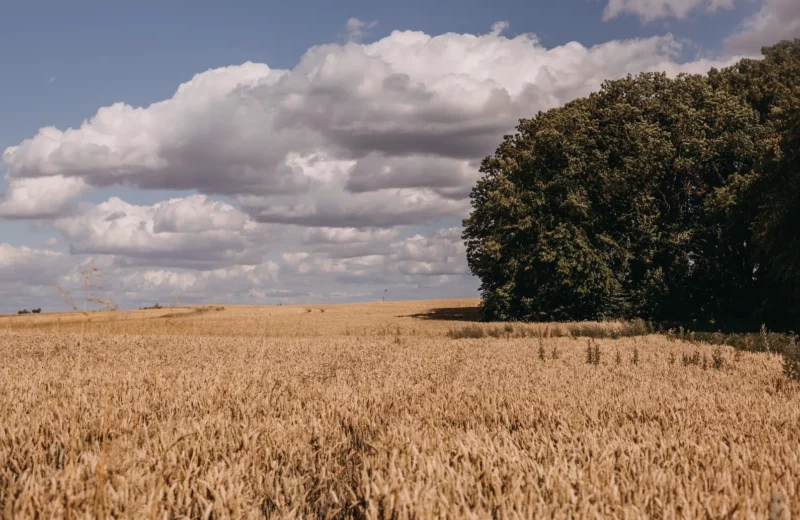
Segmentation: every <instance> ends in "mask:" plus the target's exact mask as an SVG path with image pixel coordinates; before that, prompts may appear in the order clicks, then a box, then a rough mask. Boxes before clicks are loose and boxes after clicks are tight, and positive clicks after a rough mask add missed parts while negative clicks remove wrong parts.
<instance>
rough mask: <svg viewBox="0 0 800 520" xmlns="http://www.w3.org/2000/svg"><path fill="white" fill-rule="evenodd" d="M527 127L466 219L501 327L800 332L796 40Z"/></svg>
mask: <svg viewBox="0 0 800 520" xmlns="http://www.w3.org/2000/svg"><path fill="white" fill-rule="evenodd" d="M763 53H764V55H765V57H764V59H762V60H743V61H741V62H740V63H738V64H736V65H735V66H733V67H730V68H728V69H724V70H712V71H711V72H710V73H709V74H708V75H707V76H697V75H683V76H679V77H677V78H674V79H671V78H668V77H667V76H666V75H664V74H654V73H648V74H642V75H639V76H636V77H628V78H625V79H621V80H617V81H608V82H606V83H605V84H604V85H603V87H602V89H601V90H600V92H597V93H595V94H592V95H590V96H589V97H588V98H581V99H577V100H575V101H572V102H570V103H568V104H567V105H565V106H563V107H561V108H557V109H553V110H550V111H547V112H540V113H539V114H537V115H536V116H535V117H534V118H532V119H525V120H522V121H520V124H519V127H518V133H517V134H516V135H512V136H506V138H505V139H504V141H503V142H502V143H501V145H500V147H499V148H498V149H497V152H496V153H495V155H494V156H491V157H487V158H486V159H485V160H484V161H483V164H482V166H481V172H482V173H483V178H482V179H481V180H480V181H479V182H478V184H477V185H476V186H475V188H474V189H473V191H472V195H471V197H472V205H473V212H472V214H471V215H470V217H469V218H468V219H466V220H465V221H464V225H465V231H464V239H465V240H466V243H467V254H468V261H469V265H470V268H471V270H472V272H473V273H474V274H476V275H477V276H478V277H480V279H481V281H482V292H483V310H484V314H485V317H486V318H489V319H521V320H549V319H595V318H600V317H633V316H637V317H642V318H647V319H658V320H676V321H677V320H679V321H692V320H696V321H699V322H708V323H717V324H720V325H725V326H730V325H732V326H740V327H741V326H752V325H754V324H760V323H762V322H763V323H767V324H769V325H772V326H775V327H781V328H785V327H795V326H797V325H798V324H800V303H799V302H798V300H800V292H798V288H800V239H798V231H797V228H798V227H800V225H799V224H800V213H799V212H800V158H799V156H798V153H800V152H798V146H800V116H798V114H799V113H800V110H799V108H800V90H799V89H800V40H795V41H794V42H783V43H781V44H779V45H776V46H774V47H770V48H765V49H764V50H763Z"/></svg>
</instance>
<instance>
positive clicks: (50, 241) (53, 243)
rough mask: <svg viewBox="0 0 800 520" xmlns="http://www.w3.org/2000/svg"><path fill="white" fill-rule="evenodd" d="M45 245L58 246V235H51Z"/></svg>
mask: <svg viewBox="0 0 800 520" xmlns="http://www.w3.org/2000/svg"><path fill="white" fill-rule="evenodd" d="M44 245H45V246H47V247H56V246H57V245H58V239H57V238H56V237H50V238H48V239H47V240H45V242H44Z"/></svg>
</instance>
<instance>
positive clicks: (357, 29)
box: [345, 18, 378, 42]
mask: <svg viewBox="0 0 800 520" xmlns="http://www.w3.org/2000/svg"><path fill="white" fill-rule="evenodd" d="M376 25H378V22H377V21H375V20H373V21H371V22H365V21H362V20H359V19H358V18H350V19H349V20H347V23H346V24H345V29H346V30H347V41H351V42H357V41H359V40H361V38H362V37H363V36H364V33H365V32H366V29H372V28H373V27H375V26H376Z"/></svg>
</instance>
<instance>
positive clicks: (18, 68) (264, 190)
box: [0, 0, 800, 313]
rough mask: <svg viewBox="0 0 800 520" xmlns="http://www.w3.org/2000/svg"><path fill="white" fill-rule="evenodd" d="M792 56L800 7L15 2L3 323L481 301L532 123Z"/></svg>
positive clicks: (4, 128) (2, 148) (1, 46)
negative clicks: (491, 246)
mask: <svg viewBox="0 0 800 520" xmlns="http://www.w3.org/2000/svg"><path fill="white" fill-rule="evenodd" d="M794 37H800V2H797V1H796V0H562V1H559V2H551V1H536V0H495V1H493V2H488V1H479V0H460V1H457V2H456V1H449V0H447V1H445V0H441V1H438V2H427V1H426V2H422V1H418V0H408V1H405V2H374V1H370V2H367V1H340V2H327V1H304V0H296V1H294V2H267V1H255V0H239V1H229V2H221V1H209V0H194V1H188V0H171V1H170V2H163V1H161V2H155V1H150V0H140V1H138V2H125V3H122V2H106V1H101V0H84V1H81V2H63V0H0V153H2V160H0V312H7V313H11V312H16V311H17V310H19V309H23V308H28V309H30V308H42V309H44V311H45V312H47V311H59V310H65V309H67V308H68V307H69V305H72V303H69V302H70V301H72V302H74V303H76V304H77V305H78V306H80V307H83V303H84V302H85V300H86V298H89V297H91V298H95V299H100V300H113V301H114V302H116V304H117V305H118V306H119V307H120V308H136V307H140V306H144V305H151V304H154V303H161V304H169V303H171V302H175V301H178V302H180V303H186V304H196V303H228V304H234V303H242V304H269V305H272V304H278V303H281V304H291V303H299V304H315V303H335V302H349V301H375V300H378V299H380V298H382V297H383V296H384V295H385V296H386V298H387V299H397V300H400V299H428V298H461V297H477V296H478V295H479V292H478V289H479V281H478V280H477V279H475V278H474V277H472V276H471V274H470V272H469V268H468V266H467V262H466V256H465V248H464V244H463V241H462V239H461V221H462V219H463V218H465V217H467V216H468V215H469V212H470V201H469V193H470V189H471V187H472V186H473V185H474V184H475V182H476V180H477V179H478V178H479V176H480V173H479V171H478V168H479V165H480V160H481V159H482V158H483V157H485V156H486V155H489V154H491V153H493V151H494V150H495V148H496V147H497V145H498V144H499V143H500V140H501V139H502V137H503V135H505V134H509V133H513V131H514V128H515V126H516V124H517V122H518V120H519V119H520V118H525V117H531V116H533V115H535V114H536V113H537V112H538V111H540V110H547V109H550V108H554V107H557V106H560V105H562V104H564V103H565V102H567V101H569V100H571V99H574V98H576V97H580V96H585V95H587V94H589V93H590V92H592V91H596V90H598V89H599V87H600V85H601V84H602V82H603V81H604V80H606V79H614V78H619V77H624V76H626V75H628V74H636V73H639V72H644V71H665V72H667V73H668V74H670V75H675V74H678V73H681V72H688V73H705V72H707V71H708V70H709V69H710V68H712V67H724V66H726V65H729V64H732V63H734V62H735V61H737V60H738V59H741V58H742V57H758V56H759V54H760V52H759V51H760V48H761V46H763V45H772V44H774V43H777V42H778V41H780V40H782V39H787V38H794ZM89 263H91V264H92V265H94V267H95V269H96V270H92V271H91V272H92V273H95V274H100V275H102V279H101V278H98V277H96V276H95V277H94V281H93V283H92V285H98V286H101V287H95V288H90V289H87V288H86V282H85V276H84V275H83V274H81V272H82V271H84V272H85V271H86V266H87V265H89ZM81 266H83V267H81ZM67 293H68V294H69V297H67V298H65V297H64V296H65V294H67ZM99 305H100V304H93V303H89V304H88V307H89V308H98V306H99Z"/></svg>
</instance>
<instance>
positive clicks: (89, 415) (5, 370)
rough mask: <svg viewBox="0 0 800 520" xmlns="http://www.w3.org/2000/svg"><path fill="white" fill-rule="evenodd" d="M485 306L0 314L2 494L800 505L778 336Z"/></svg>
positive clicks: (33, 514)
mask: <svg viewBox="0 0 800 520" xmlns="http://www.w3.org/2000/svg"><path fill="white" fill-rule="evenodd" d="M475 304H476V301H474V300H449V301H419V302H398V303H393V302H385V303H383V302H378V303H372V304H354V305H330V306H280V307H278V306H272V307H229V306H226V307H216V306H207V307H181V308H175V309H160V310H146V311H129V312H123V311H118V312H109V313H100V312H98V313H88V314H81V313H74V314H53V315H47V314H44V315H36V316H11V317H0V511H2V513H3V515H4V516H5V517H8V518H12V517H13V518H71V519H75V518H89V517H92V518H93V517H103V518H108V517H115V518H116V517H119V518H159V519H161V518H261V517H274V518H545V517H547V518H646V517H649V518H790V515H791V513H792V512H794V513H795V515H797V514H798V512H800V509H798V504H800V428H798V426H800V388H798V384H797V383H794V382H790V381H788V380H786V379H784V378H783V377H782V375H781V361H780V359H779V357H778V356H777V355H774V354H770V353H755V352H746V351H745V352H743V351H734V350H733V349H732V348H731V347H721V348H720V347H715V346H711V345H706V344H698V343H688V342H683V341H678V340H675V339H674V338H670V337H668V336H665V335H656V334H646V335H641V336H632V337H620V338H618V339H612V338H611V337H609V338H606V339H597V340H593V339H587V338H585V337H579V336H580V334H579V332H580V331H581V330H583V329H582V327H583V328H585V329H586V330H589V328H591V330H598V329H608V330H609V331H612V332H613V331H614V330H618V329H620V327H624V325H622V324H619V323H604V324H559V325H555V324H552V325H546V324H532V325H509V326H504V325H501V324H476V323H469V322H467V321H463V320H470V319H472V318H473V317H474V309H473V307H474V306H475ZM459 331H466V332H465V333H460V332H459ZM481 331H483V332H486V334H483V333H482V332H481ZM613 335H614V336H617V335H618V334H613ZM588 356H591V357H592V358H593V359H592V362H591V363H588V362H587V361H588V360H589V359H588ZM598 358H599V359H598ZM792 509H793V511H792Z"/></svg>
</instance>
